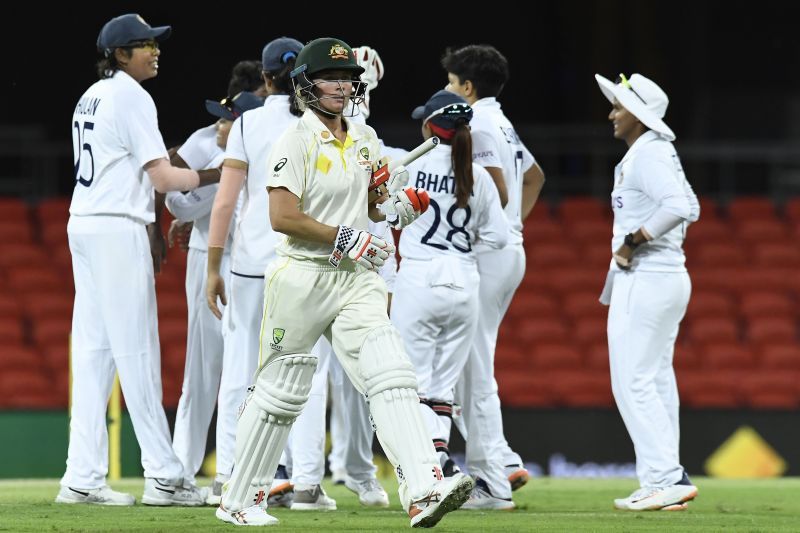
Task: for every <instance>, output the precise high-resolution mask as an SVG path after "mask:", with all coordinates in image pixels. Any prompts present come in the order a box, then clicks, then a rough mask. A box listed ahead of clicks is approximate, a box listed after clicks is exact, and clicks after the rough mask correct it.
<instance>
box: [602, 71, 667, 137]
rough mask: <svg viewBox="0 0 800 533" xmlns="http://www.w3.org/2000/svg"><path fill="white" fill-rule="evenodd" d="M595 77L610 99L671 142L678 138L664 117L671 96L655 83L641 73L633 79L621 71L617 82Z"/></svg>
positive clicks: (633, 76) (634, 75)
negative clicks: (626, 76) (668, 96)
mask: <svg viewBox="0 0 800 533" xmlns="http://www.w3.org/2000/svg"><path fill="white" fill-rule="evenodd" d="M594 78H595V79H596V80H597V84H598V85H599V86H600V90H601V91H603V94H604V95H605V97H606V98H608V101H609V102H611V103H612V104H613V103H614V100H616V101H618V102H619V103H620V104H622V106H623V107H624V108H625V109H627V110H628V111H630V112H631V114H632V115H633V116H635V117H636V118H638V119H639V121H640V122H641V123H642V124H644V125H645V126H647V127H648V128H650V129H651V130H653V131H654V132H656V133H659V134H661V135H663V136H664V138H666V139H667V140H668V141H674V140H675V134H674V133H673V132H672V130H671V129H670V127H669V126H667V124H666V123H665V122H664V121H663V120H662V119H663V118H664V113H666V112H667V106H668V105H669V98H667V93H665V92H664V91H662V90H661V87H659V86H658V85H656V84H655V82H653V81H651V80H649V79H647V78H645V77H644V76H642V75H641V74H633V75H632V76H631V79H630V80H628V79H627V78H625V76H624V75H623V74H620V75H619V78H617V83H613V82H612V81H611V80H609V79H608V78H604V77H603V76H601V75H600V74H595V75H594Z"/></svg>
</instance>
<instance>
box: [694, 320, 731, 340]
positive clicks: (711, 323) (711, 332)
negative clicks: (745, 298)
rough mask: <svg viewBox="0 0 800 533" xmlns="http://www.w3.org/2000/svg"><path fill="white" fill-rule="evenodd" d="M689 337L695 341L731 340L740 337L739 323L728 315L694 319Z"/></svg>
mask: <svg viewBox="0 0 800 533" xmlns="http://www.w3.org/2000/svg"><path fill="white" fill-rule="evenodd" d="M688 338H689V340H691V341H692V342H693V343H703V342H710V341H731V342H734V341H736V340H738V338H739V324H738V323H737V322H736V320H734V319H732V318H727V317H705V318H697V319H693V320H692V321H691V323H690V324H689V327H688Z"/></svg>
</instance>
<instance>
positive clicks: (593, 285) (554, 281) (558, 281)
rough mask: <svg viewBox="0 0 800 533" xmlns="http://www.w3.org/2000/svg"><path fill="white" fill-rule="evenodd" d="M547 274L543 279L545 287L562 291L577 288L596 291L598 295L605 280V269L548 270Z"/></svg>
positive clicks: (576, 289)
mask: <svg viewBox="0 0 800 533" xmlns="http://www.w3.org/2000/svg"><path fill="white" fill-rule="evenodd" d="M547 276H549V277H548V278H547V279H545V280H544V284H545V287H550V288H552V289H553V290H556V291H558V292H562V293H564V292H572V291H579V290H587V291H597V295H598V297H599V296H600V291H602V289H603V284H604V283H605V280H606V272H605V271H603V270H592V269H587V268H585V267H572V268H560V269H558V270H550V271H549V272H548V274H547Z"/></svg>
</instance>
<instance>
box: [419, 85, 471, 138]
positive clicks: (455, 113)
mask: <svg viewBox="0 0 800 533" xmlns="http://www.w3.org/2000/svg"><path fill="white" fill-rule="evenodd" d="M411 118H414V119H417V120H422V121H425V122H427V121H429V120H430V121H432V122H433V123H434V124H436V125H437V126H439V127H442V128H447V129H453V128H455V126H456V121H457V120H458V119H459V118H462V119H466V121H467V122H469V121H470V120H472V108H471V107H470V106H469V104H467V101H466V100H464V99H463V98H462V97H460V96H459V95H457V94H456V93H451V92H450V91H447V90H445V89H442V90H440V91H436V92H435V93H434V94H433V96H431V97H430V98H429V99H428V101H427V102H425V105H421V106H418V107H417V108H416V109H414V111H413V112H412V113H411Z"/></svg>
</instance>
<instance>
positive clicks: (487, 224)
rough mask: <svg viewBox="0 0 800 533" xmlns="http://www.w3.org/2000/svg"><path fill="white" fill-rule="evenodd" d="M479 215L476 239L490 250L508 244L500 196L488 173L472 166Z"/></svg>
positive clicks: (507, 226)
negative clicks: (479, 207) (479, 208)
mask: <svg viewBox="0 0 800 533" xmlns="http://www.w3.org/2000/svg"><path fill="white" fill-rule="evenodd" d="M472 171H473V173H474V174H475V178H476V179H475V185H476V189H477V191H476V193H477V201H478V205H480V206H481V210H480V213H479V218H478V220H479V224H478V238H479V239H480V241H481V242H482V243H484V244H486V245H488V246H490V247H491V248H495V249H500V248H503V247H505V245H506V244H507V243H508V236H509V231H510V227H509V224H508V219H507V218H506V214H505V212H504V211H503V207H502V206H501V205H500V195H499V194H498V192H497V187H495V186H494V182H493V181H492V178H491V177H490V176H489V173H488V172H486V170H484V169H483V168H480V167H478V166H477V165H473V167H472Z"/></svg>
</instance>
